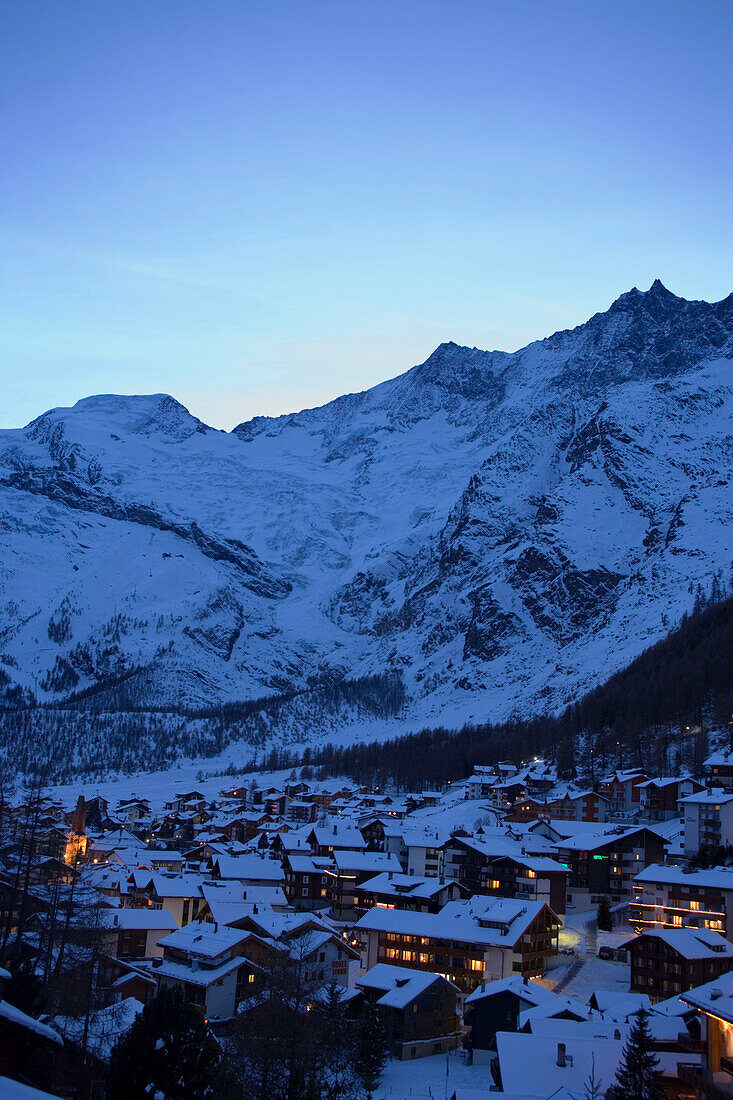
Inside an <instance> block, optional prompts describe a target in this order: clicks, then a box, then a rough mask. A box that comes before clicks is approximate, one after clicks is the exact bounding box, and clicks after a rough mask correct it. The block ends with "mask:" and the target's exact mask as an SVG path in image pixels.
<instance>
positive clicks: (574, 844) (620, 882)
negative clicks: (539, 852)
mask: <svg viewBox="0 0 733 1100" xmlns="http://www.w3.org/2000/svg"><path fill="white" fill-rule="evenodd" d="M555 849H556V852H557V861H558V863H561V864H563V865H564V866H566V867H567V869H568V872H569V874H568V883H567V901H568V907H573V908H575V909H579V910H580V909H588V908H590V906H592V905H596V904H597V903H598V901H599V900H600V898H601V896H602V895H603V894H605V895H607V896H608V897H609V898H610V900H611V902H619V901H625V900H626V899H627V898H630V897H631V896H632V893H633V885H634V878H635V876H636V875H637V874H638V873H639V871H640V870H641V869H642V868H643V867H647V866H649V864H650V863H656V862H658V861H659V860H661V859H663V858H664V852H665V842H664V839H663V837H661V836H660V835H659V834H658V833H656V832H654V830H652V829H649V828H647V827H646V826H622V825H618V826H615V827H614V826H608V825H606V826H605V827H603V826H600V827H597V828H595V829H594V828H593V827H590V826H589V827H588V828H587V829H582V830H580V831H578V832H576V833H575V834H574V835H571V836H569V837H566V838H564V839H563V840H559V841H558V842H557V844H556V845H555Z"/></svg>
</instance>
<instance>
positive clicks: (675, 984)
mask: <svg viewBox="0 0 733 1100" xmlns="http://www.w3.org/2000/svg"><path fill="white" fill-rule="evenodd" d="M625 946H626V948H627V949H628V952H629V954H630V956H631V990H632V992H634V993H648V994H649V996H650V997H651V998H652V999H653V1000H655V999H659V998H664V999H666V998H667V997H673V996H679V995H680V994H681V993H686V992H687V990H688V989H692V988H693V987H694V986H697V985H703V984H704V983H705V982H709V981H712V980H713V979H714V978H718V977H719V976H720V975H721V974H727V973H728V971H729V970H733V944H730V943H729V942H728V941H727V940H726V939H723V937H722V936H721V935H720V934H719V933H718V932H711V931H710V930H709V929H707V928H697V929H694V930H693V929H687V928H649V929H647V930H646V931H645V932H642V933H641V934H640V935H638V936H632V937H631V938H630V939H628V940H626V943H625Z"/></svg>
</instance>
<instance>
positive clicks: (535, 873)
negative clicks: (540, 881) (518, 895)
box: [525, 871, 537, 878]
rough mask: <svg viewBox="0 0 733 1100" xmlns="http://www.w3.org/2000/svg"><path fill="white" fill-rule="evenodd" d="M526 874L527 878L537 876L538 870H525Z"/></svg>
mask: <svg viewBox="0 0 733 1100" xmlns="http://www.w3.org/2000/svg"><path fill="white" fill-rule="evenodd" d="M525 874H526V877H527V878H537V872H536V871H527V872H525Z"/></svg>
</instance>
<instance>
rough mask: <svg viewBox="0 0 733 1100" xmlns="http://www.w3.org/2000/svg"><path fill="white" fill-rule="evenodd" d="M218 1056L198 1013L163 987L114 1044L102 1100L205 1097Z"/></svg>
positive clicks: (175, 993)
mask: <svg viewBox="0 0 733 1100" xmlns="http://www.w3.org/2000/svg"><path fill="white" fill-rule="evenodd" d="M217 1060H218V1056H217V1054H216V1053H215V1048H214V1047H213V1046H212V1042H211V1037H210V1036H209V1032H208V1030H207V1028H206V1025H205V1024H204V1021H203V1019H202V1017H201V1014H200V1013H199V1012H198V1011H197V1010H196V1009H195V1008H194V1006H193V1005H191V1004H189V1003H188V1001H185V1000H184V999H183V997H182V995H181V994H180V993H179V992H178V990H177V989H170V988H168V987H165V986H164V987H163V988H162V989H161V990H160V992H159V993H158V995H157V997H154V998H153V1000H152V1001H150V1002H148V1004H146V1005H145V1007H144V1008H143V1010H142V1012H141V1013H140V1015H139V1016H138V1017H137V1019H136V1020H135V1023H134V1024H133V1025H132V1027H131V1028H130V1030H129V1031H128V1032H127V1033H126V1034H125V1035H123V1036H122V1037H121V1038H120V1040H119V1041H118V1042H117V1044H116V1045H115V1047H114V1048H113V1050H112V1054H111V1057H110V1063H109V1071H108V1076H107V1092H106V1096H107V1100H150V1097H152V1096H158V1097H159V1100H190V1098H191V1097H192V1096H195V1097H196V1098H197V1100H204V1098H206V1097H210V1096H212V1082H213V1080H214V1074H215V1071H216V1063H217Z"/></svg>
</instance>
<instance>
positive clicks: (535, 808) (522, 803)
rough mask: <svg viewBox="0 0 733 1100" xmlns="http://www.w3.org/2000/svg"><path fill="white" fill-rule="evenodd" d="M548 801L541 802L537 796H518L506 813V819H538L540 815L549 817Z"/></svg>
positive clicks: (518, 820) (508, 820) (513, 820)
mask: <svg viewBox="0 0 733 1100" xmlns="http://www.w3.org/2000/svg"><path fill="white" fill-rule="evenodd" d="M549 816H550V814H549V810H548V808H547V803H546V802H544V801H542V802H540V801H539V799H537V798H529V797H527V798H518V799H517V801H516V802H515V803H514V805H513V806H512V808H511V811H510V812H509V813H508V814H505V815H504V821H507V822H521V821H536V820H537V818H540V817H549Z"/></svg>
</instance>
